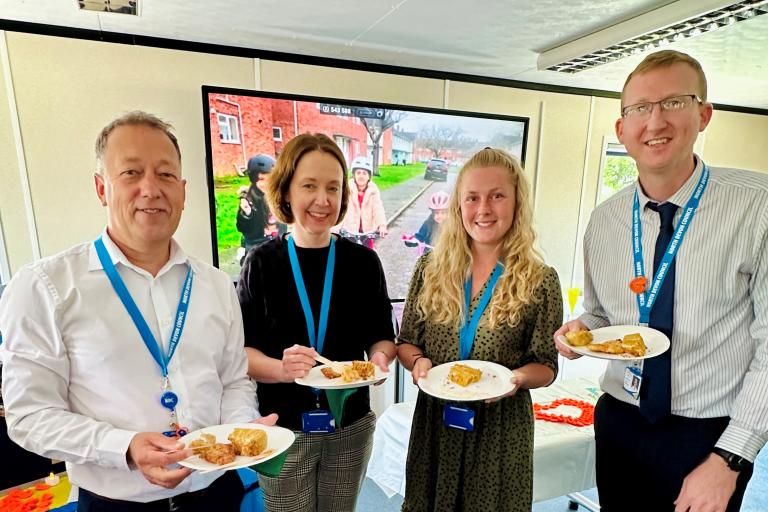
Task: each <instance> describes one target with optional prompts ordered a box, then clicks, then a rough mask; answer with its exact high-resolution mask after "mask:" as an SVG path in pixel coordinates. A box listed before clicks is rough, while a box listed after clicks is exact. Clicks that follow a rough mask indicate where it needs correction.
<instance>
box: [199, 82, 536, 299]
mask: <svg viewBox="0 0 768 512" xmlns="http://www.w3.org/2000/svg"><path fill="white" fill-rule="evenodd" d="M203 106H204V112H205V116H204V123H205V130H206V156H207V167H208V169H207V171H208V187H209V198H210V208H211V224H212V239H213V251H214V253H213V261H214V264H215V265H217V266H218V267H219V268H221V269H223V270H224V271H226V272H227V273H228V274H229V275H230V276H232V278H233V279H237V276H238V275H239V273H240V265H241V262H242V260H243V258H244V255H245V253H246V252H247V251H248V250H250V249H251V248H252V247H253V246H255V245H258V244H260V243H263V242H264V241H267V240H270V239H272V238H274V237H277V236H281V235H283V234H284V233H285V232H287V231H290V227H289V226H283V225H281V224H280V223H278V222H277V220H276V219H275V218H274V217H273V216H272V214H271V212H270V211H269V208H268V206H267V205H266V201H265V198H264V195H263V192H262V190H263V189H264V187H265V182H266V180H267V179H268V176H269V171H270V170H271V168H272V166H273V165H274V162H275V160H276V159H277V157H278V156H279V155H280V152H281V151H282V149H283V147H284V146H285V144H286V143H287V142H288V141H289V140H291V138H293V137H295V136H296V135H297V134H301V133H307V132H310V133H323V134H325V135H327V136H328V137H330V138H331V139H333V140H334V141H335V142H336V144H337V145H338V146H339V148H340V149H341V152H342V153H343V154H344V157H345V159H346V163H347V179H348V180H351V185H352V186H351V192H352V194H351V197H350V201H352V200H355V201H357V198H358V195H357V190H358V189H357V187H358V185H357V184H356V182H355V181H354V178H353V171H354V170H355V169H357V174H358V175H359V178H358V180H360V183H362V184H363V187H365V186H367V182H368V180H370V183H373V186H371V188H372V189H377V190H378V196H379V201H377V204H375V205H372V206H366V205H367V202H366V203H364V204H363V208H374V209H375V212H376V213H374V214H373V217H372V218H374V219H375V221H374V224H375V225H370V226H363V225H362V222H361V221H360V220H359V219H358V217H355V218H353V216H352V214H348V215H347V217H346V218H345V219H343V220H342V222H341V223H340V224H339V226H337V228H335V229H334V231H339V232H340V234H341V235H342V236H346V237H348V238H350V239H352V240H354V241H356V242H357V243H361V244H363V245H367V246H369V247H371V248H372V249H373V250H375V251H376V252H377V253H378V255H379V258H380V259H381V261H382V265H383V267H384V271H385V274H386V278H387V286H388V289H389V295H390V298H392V299H402V298H405V295H406V293H407V291H408V282H409V280H410V277H411V272H412V270H413V265H414V263H415V262H416V259H417V258H418V257H419V255H421V254H423V253H424V252H425V251H429V250H430V249H431V244H432V243H434V240H435V236H436V233H437V231H438V229H439V225H440V223H441V222H442V214H443V212H442V211H441V210H444V209H445V205H446V203H447V201H448V198H449V196H450V194H451V193H452V192H453V186H454V183H455V180H456V176H457V173H458V171H459V169H460V168H461V166H462V165H463V164H464V162H466V160H467V159H468V158H469V157H470V156H472V154H474V153H475V152H476V151H478V150H480V149H482V148H484V147H488V146H490V147H494V148H500V149H504V150H506V151H508V152H509V153H511V154H512V155H514V156H516V157H517V158H518V159H520V160H521V161H522V162H524V161H525V146H526V140H527V134H528V118H523V117H511V116H501V115H493V114H480V113H471V112H459V111H450V110H438V109H426V108H420V107H410V106H402V105H388V104H380V103H369V102H359V101H352V100H344V99H333V98H319V97H308V96H297V95H287V94H279V93H271V92H263V91H249V90H242V89H226V88H220V87H211V86H204V87H203ZM361 197H362V196H361ZM366 217H367V218H371V217H370V216H366Z"/></svg>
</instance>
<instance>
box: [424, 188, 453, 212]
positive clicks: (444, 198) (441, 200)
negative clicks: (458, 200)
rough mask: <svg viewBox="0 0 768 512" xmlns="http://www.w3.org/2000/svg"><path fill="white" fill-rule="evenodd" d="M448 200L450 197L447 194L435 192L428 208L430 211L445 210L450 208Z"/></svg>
mask: <svg viewBox="0 0 768 512" xmlns="http://www.w3.org/2000/svg"><path fill="white" fill-rule="evenodd" d="M448 199H450V196H449V195H448V193H447V192H443V191H440V192H435V193H434V194H432V197H430V198H429V203H427V207H428V208H429V209H430V210H445V209H446V208H448Z"/></svg>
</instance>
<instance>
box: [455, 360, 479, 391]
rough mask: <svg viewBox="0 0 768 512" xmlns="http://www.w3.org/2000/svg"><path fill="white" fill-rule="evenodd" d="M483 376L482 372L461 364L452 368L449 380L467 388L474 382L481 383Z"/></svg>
mask: <svg viewBox="0 0 768 512" xmlns="http://www.w3.org/2000/svg"><path fill="white" fill-rule="evenodd" d="M482 376H483V372H482V371H480V370H478V369H476V368H472V367H471V366H467V365H465V364H461V363H456V364H455V365H453V366H451V369H450V371H449V372H448V379H449V380H451V381H452V382H455V383H456V384H458V385H459V386H462V387H467V386H469V385H470V384H472V383H473V382H477V381H479V380H480V377H482Z"/></svg>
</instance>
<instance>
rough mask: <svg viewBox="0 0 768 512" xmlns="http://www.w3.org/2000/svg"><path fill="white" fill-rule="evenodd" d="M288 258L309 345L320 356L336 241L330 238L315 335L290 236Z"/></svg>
mask: <svg viewBox="0 0 768 512" xmlns="http://www.w3.org/2000/svg"><path fill="white" fill-rule="evenodd" d="M288 258H289V259H290V260H291V270H292V271H293V281H294V282H295V283H296V290H297V291H298V292H299V300H301V309H303V310H304V319H305V320H306V322H307V334H308V335H309V345H310V346H311V347H312V348H314V349H315V350H316V351H317V353H318V354H322V353H323V342H324V341H325V330H326V328H327V327H328V310H329V309H330V305H331V289H332V288H333V266H334V263H335V262H336V240H335V239H334V238H333V236H331V246H330V249H328V262H327V263H326V264H325V282H324V283H323V299H322V302H320V325H319V326H318V329H317V333H315V317H314V315H313V314H312V308H311V307H310V306H309V296H307V288H306V287H305V286H304V278H303V277H302V275H301V266H300V265H299V257H298V256H297V254H296V243H295V242H294V241H293V236H292V235H288Z"/></svg>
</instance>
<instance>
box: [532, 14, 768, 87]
mask: <svg viewBox="0 0 768 512" xmlns="http://www.w3.org/2000/svg"><path fill="white" fill-rule="evenodd" d="M767 13H768V0H746V1H743V2H724V1H722V0H679V1H677V2H673V3H671V4H668V5H665V6H663V7H659V8H658V9H654V10H653V11H650V12H647V13H645V14H641V15H640V16H636V17H634V18H631V19H628V20H625V21H622V22H620V23H617V24H615V25H612V26H610V27H607V28H604V29H602V30H599V31H597V32H593V33H592V34H589V35H586V36H584V37H581V38H579V39H575V40H573V41H571V42H568V43H565V44H563V45H560V46H557V47H555V48H551V49H549V50H546V51H544V52H542V53H540V54H539V59H538V63H537V64H538V65H537V67H538V69H540V70H549V71H560V72H562V73H577V72H579V71H583V70H585V69H589V68H593V67H595V66H600V65H602V64H607V63H608V62H611V61H614V60H619V59H623V58H624V57H629V56H630V55H636V54H638V53H643V52H647V51H652V50H656V49H658V48H663V47H664V46H667V45H669V44H670V43H672V42H677V41H681V40H682V39H685V38H688V37H696V36H698V35H701V34H703V33H705V32H711V31H713V30H720V29H722V28H726V27H729V26H731V25H733V24H734V23H736V22H739V21H744V20H748V19H750V18H754V17H755V16H759V15H761V14H767Z"/></svg>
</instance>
